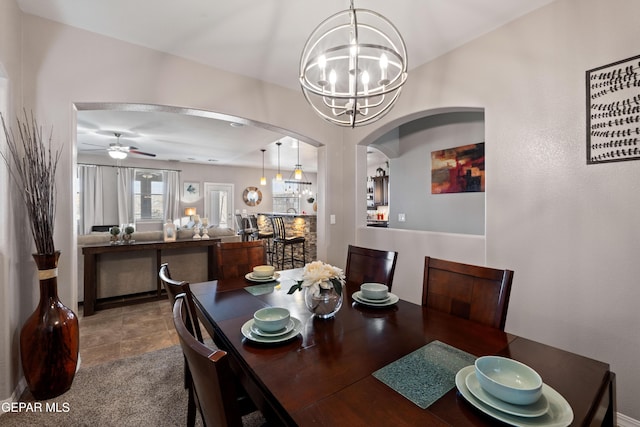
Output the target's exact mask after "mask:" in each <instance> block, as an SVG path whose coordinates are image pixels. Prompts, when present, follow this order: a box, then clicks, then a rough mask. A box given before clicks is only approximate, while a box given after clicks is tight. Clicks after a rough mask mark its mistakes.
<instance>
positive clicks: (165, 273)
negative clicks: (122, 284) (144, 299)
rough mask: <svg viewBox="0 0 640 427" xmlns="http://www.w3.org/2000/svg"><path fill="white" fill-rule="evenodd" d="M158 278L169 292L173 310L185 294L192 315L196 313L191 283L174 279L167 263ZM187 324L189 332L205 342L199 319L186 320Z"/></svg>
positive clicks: (161, 267) (163, 265)
mask: <svg viewBox="0 0 640 427" xmlns="http://www.w3.org/2000/svg"><path fill="white" fill-rule="evenodd" d="M158 276H159V277H160V282H162V285H163V287H164V289H165V290H166V291H167V296H168V298H169V304H171V307H172V308H173V305H174V303H175V301H176V296H177V295H180V294H185V295H186V299H187V304H188V305H189V308H190V311H191V312H192V313H195V302H194V301H193V295H192V293H191V288H190V287H189V282H185V281H178V280H174V279H172V278H171V274H170V272H169V264H167V263H166V262H165V263H164V264H162V265H161V266H160V271H159V272H158ZM186 322H187V328H188V329H189V332H191V333H192V334H194V335H195V336H196V337H197V338H198V340H199V341H200V342H203V339H202V331H201V330H200V323H199V322H198V319H197V318H191V317H190V318H188V319H186Z"/></svg>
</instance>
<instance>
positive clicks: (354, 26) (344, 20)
mask: <svg viewBox="0 0 640 427" xmlns="http://www.w3.org/2000/svg"><path fill="white" fill-rule="evenodd" d="M406 80H407V48H406V46H405V43H404V40H403V39H402V36H401V35H400V33H399V32H398V30H397V29H396V27H395V26H394V25H393V24H392V23H391V22H390V21H389V20H387V19H386V18H385V17H384V16H382V15H380V14H378V13H376V12H373V11H371V10H367V9H355V8H354V7H353V0H351V7H350V8H349V9H348V10H344V11H342V12H339V13H336V14H335V15H333V16H330V17H329V18H327V19H326V20H325V21H323V22H322V23H321V24H320V25H318V27H317V28H316V29H315V30H314V31H313V32H312V33H311V35H310V36H309V39H308V40H307V42H306V44H305V46H304V49H303V50H302V55H301V58H300V85H301V86H302V92H303V94H304V96H305V98H306V99H307V101H308V102H309V104H311V106H312V107H313V109H314V110H315V112H316V113H317V114H318V115H320V117H322V118H324V119H325V120H328V121H329V122H331V123H334V124H337V125H340V126H350V127H355V126H361V125H365V124H368V123H372V122H374V121H376V120H378V119H380V118H381V117H383V116H384V115H385V114H387V113H388V112H389V110H390V109H391V107H392V106H393V104H394V103H395V102H396V100H397V99H398V96H399V95H400V89H401V88H402V86H403V85H404V83H405V82H406Z"/></svg>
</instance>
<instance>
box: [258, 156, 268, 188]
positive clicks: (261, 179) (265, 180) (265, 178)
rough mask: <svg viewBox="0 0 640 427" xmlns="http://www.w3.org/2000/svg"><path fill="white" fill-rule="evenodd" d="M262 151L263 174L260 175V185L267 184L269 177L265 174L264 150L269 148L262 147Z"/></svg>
mask: <svg viewBox="0 0 640 427" xmlns="http://www.w3.org/2000/svg"><path fill="white" fill-rule="evenodd" d="M260 151H262V176H261V177H260V185H267V177H266V176H265V174H264V152H265V151H267V150H265V149H264V148H262V149H260Z"/></svg>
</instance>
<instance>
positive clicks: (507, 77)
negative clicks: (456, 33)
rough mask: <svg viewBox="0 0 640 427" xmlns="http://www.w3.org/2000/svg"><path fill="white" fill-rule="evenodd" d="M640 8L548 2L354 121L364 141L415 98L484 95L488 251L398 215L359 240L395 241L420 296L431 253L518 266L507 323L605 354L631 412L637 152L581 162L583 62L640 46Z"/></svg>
mask: <svg viewBox="0 0 640 427" xmlns="http://www.w3.org/2000/svg"><path fill="white" fill-rule="evenodd" d="M638 16H640V2H637V1H633V0H610V1H606V2H604V1H600V0H561V1H558V2H555V3H552V4H551V5H549V6H547V7H545V8H543V9H540V10H538V11H536V12H533V13H532V14H529V15H527V16H525V17H523V18H522V19H520V20H518V21H516V22H514V23H512V24H510V25H507V26H505V27H502V28H499V29H498V30H496V31H494V32H492V33H489V34H487V35H486V36H484V37H482V38H480V39H478V40H476V41H474V42H472V43H469V44H467V45H465V46H463V47H462V48H460V49H457V50H456V51H454V52H452V53H450V54H448V55H445V56H442V57H440V58H438V59H436V60H434V61H432V62H431V63H429V64H427V65H426V66H424V67H421V68H420V69H418V70H414V71H413V72H411V73H410V75H409V80H408V83H407V85H408V87H407V88H406V90H404V92H403V94H402V95H401V97H400V99H399V101H398V104H397V105H396V107H395V108H394V110H392V112H391V113H390V115H389V116H388V117H387V118H386V120H385V121H384V122H383V123H377V124H374V125H372V126H370V127H367V128H363V129H358V130H356V132H353V133H351V134H349V135H348V136H349V141H351V143H352V144H357V143H362V144H366V143H369V142H371V141H373V140H375V138H377V137H378V136H379V135H381V134H384V132H385V131H386V130H388V129H389V128H391V127H394V126H397V125H398V124H399V123H403V122H405V121H407V120H410V119H411V118H414V117H415V116H416V115H419V114H420V112H425V111H428V110H431V109H438V108H445V107H455V106H466V107H478V108H484V109H485V134H486V144H485V150H486V168H487V171H488V172H487V181H486V184H487V192H486V202H487V206H486V254H482V252H481V251H482V249H481V248H475V250H474V251H472V253H469V251H468V250H467V249H468V248H470V247H472V246H471V245H472V243H470V242H466V241H464V239H463V241H460V236H440V235H438V236H431V235H429V234H424V235H422V234H421V235H420V237H416V236H415V235H413V234H411V235H409V236H407V237H405V235H404V234H403V233H406V232H401V231H397V230H392V229H389V230H371V229H367V228H366V227H363V228H359V229H358V235H357V243H363V244H370V245H372V246H379V247H383V248H387V247H389V246H391V247H390V248H389V249H394V250H398V252H399V258H398V270H397V272H396V274H397V275H398V281H397V282H396V281H395V280H394V288H395V284H396V283H398V284H400V283H402V282H403V280H400V278H401V277H402V278H407V279H412V280H413V282H412V283H413V285H412V288H411V289H406V288H405V287H403V288H402V289H401V290H400V289H399V290H398V291H399V292H400V291H401V292H402V294H403V295H406V296H408V297H411V298H413V300H414V301H415V300H417V297H418V295H419V291H418V288H419V287H420V286H421V276H419V275H418V273H419V271H418V270H420V267H418V266H419V265H420V262H421V260H423V259H424V256H425V255H432V256H436V257H443V258H447V257H450V258H453V259H458V260H462V261H467V262H472V261H474V258H475V261H476V262H478V261H480V263H481V264H485V263H486V264H487V265H490V266H494V267H499V268H505V267H506V268H511V269H513V270H515V275H514V282H513V290H512V294H511V303H510V307H509V314H508V317H507V324H506V330H507V331H509V332H513V333H515V334H518V335H521V336H524V337H527V338H531V339H534V340H537V341H541V342H544V343H548V344H550V345H553V346H558V347H561V348H564V349H567V350H569V351H573V352H576V353H580V354H583V355H585V356H587V357H592V358H595V359H599V360H602V361H605V362H608V363H610V364H611V368H612V370H613V371H615V372H616V373H617V391H618V410H619V411H620V412H621V413H623V414H626V415H628V416H631V417H633V418H635V419H640V405H638V395H640V369H638V367H637V361H638V359H640V350H639V349H640V334H638V333H637V330H638V328H639V327H640V310H638V307H637V305H638V301H640V286H638V277H640V263H638V262H637V261H636V258H637V256H638V254H640V222H638V220H637V216H638V214H637V213H638V212H639V211H640V199H639V198H638V194H639V191H638V190H639V187H640V167H639V165H640V164H639V163H638V162H637V161H632V162H619V163H611V164H601V165H589V166H587V165H586V139H585V135H586V129H585V126H586V113H585V104H586V101H585V96H586V94H585V71H586V70H589V69H592V68H595V67H597V66H600V65H605V64H608V63H611V62H614V61H617V60H621V59H625V58H628V57H631V56H634V55H637V54H638V53H639V52H638V40H640V25H639V21H638ZM355 153H356V152H355V151H353V152H351V158H349V159H346V160H345V161H346V162H350V161H353V160H354V159H355V158H356V156H355ZM357 158H358V160H360V159H361V158H360V157H359V156H358V157H357ZM356 170H361V169H360V168H356ZM352 179H354V180H357V178H356V177H355V176H354V177H352ZM361 179H364V176H362V178H361ZM362 197H364V194H363V195H362V196H361V198H362ZM353 223H354V225H355V224H360V225H361V224H362V221H361V216H356V217H354V219H353ZM418 242H419V244H418V245H416V243H418ZM428 242H430V243H431V244H428ZM476 250H477V251H479V253H476ZM409 266H410V267H409ZM407 269H410V270H411V274H409V273H408V272H407Z"/></svg>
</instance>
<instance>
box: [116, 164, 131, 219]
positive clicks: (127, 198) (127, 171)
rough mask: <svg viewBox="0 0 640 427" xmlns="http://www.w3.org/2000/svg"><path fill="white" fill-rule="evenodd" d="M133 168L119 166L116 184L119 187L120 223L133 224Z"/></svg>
mask: <svg viewBox="0 0 640 427" xmlns="http://www.w3.org/2000/svg"><path fill="white" fill-rule="evenodd" d="M135 176H136V171H135V169H133V168H118V172H117V177H116V186H117V188H118V224H133V223H134V222H135V221H134V218H133V180H134V178H135Z"/></svg>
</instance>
